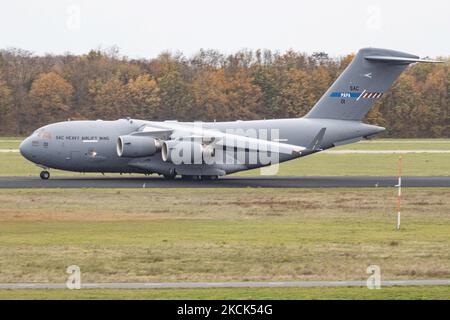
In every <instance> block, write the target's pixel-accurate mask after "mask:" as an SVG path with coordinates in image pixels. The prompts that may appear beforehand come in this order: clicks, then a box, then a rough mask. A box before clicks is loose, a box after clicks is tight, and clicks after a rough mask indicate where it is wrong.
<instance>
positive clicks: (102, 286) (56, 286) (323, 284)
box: [0, 279, 450, 289]
mask: <svg viewBox="0 0 450 320" xmlns="http://www.w3.org/2000/svg"><path fill="white" fill-rule="evenodd" d="M366 285H367V282H366V281H280V282H278V281H277V282H251V281H245V282H159V283H146V282H142V283H133V282H129V283H127V282H119V283H82V284H81V289H162V288H166V289H168V288H276V287H303V288H306V287H365V286H366ZM448 285H450V280H448V279H445V280H441V279H439V280H391V281H389V280H387V281H381V287H383V286H384V287H392V286H448ZM66 288H67V286H66V284H64V283H0V289H66Z"/></svg>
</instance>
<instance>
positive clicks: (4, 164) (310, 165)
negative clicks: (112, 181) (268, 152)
mask: <svg viewBox="0 0 450 320" xmlns="http://www.w3.org/2000/svg"><path fill="white" fill-rule="evenodd" d="M19 143H20V139H17V138H11V139H7V138H0V149H17V148H18V145H19ZM416 149H417V150H450V139H430V140H427V139H422V140H389V139H384V140H369V141H362V142H359V143H356V144H351V145H346V146H342V147H339V148H335V149H333V150H416ZM398 157H399V156H398V155H396V154H326V153H319V154H315V155H311V156H307V157H304V158H300V159H297V160H293V161H289V162H286V163H283V164H281V165H280V168H279V171H278V175H281V176H311V175H335V176H344V175H370V176H392V175H396V174H397V160H398ZM403 158H404V170H403V172H404V175H408V176H426V175H431V176H450V154H448V153H443V154H439V153H416V154H414V153H410V154H405V155H403ZM40 171H41V169H40V168H38V167H37V166H35V165H34V164H32V163H31V162H29V161H27V160H25V159H24V158H23V157H22V156H21V155H20V154H19V153H0V176H38V174H39V172H40ZM238 174H239V175H259V174H260V171H259V170H251V171H246V172H242V173H238ZM52 175H54V176H73V175H80V174H79V173H73V172H63V171H58V170H52ZM89 175H96V174H92V173H89Z"/></svg>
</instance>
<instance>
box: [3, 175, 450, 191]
mask: <svg viewBox="0 0 450 320" xmlns="http://www.w3.org/2000/svg"><path fill="white" fill-rule="evenodd" d="M397 182H398V179H397V177H376V176H373V177H372V176H347V177H334V176H328V177H327V176H320V177H319V176H309V177H275V176H270V177H269V176H251V177H236V176H227V177H222V178H219V179H218V180H212V181H201V180H182V179H175V180H165V179H164V178H160V177H157V176H155V177H146V176H143V177H82V176H79V177H52V178H50V179H49V180H41V179H40V178H39V177H0V189H6V188H12V189H27V188H28V189H32V188H62V189H72V188H247V187H250V188H376V187H394V186H395V185H396V184H397ZM402 187H407V188H408V187H431V188H434V187H450V177H403V178H402Z"/></svg>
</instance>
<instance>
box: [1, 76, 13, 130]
mask: <svg viewBox="0 0 450 320" xmlns="http://www.w3.org/2000/svg"><path fill="white" fill-rule="evenodd" d="M12 101H13V97H12V95H11V90H10V89H9V87H8V85H7V84H6V82H5V81H4V80H2V78H1V77H0V127H1V129H0V130H1V131H4V127H5V126H6V125H7V123H6V119H7V115H8V114H9V112H10V108H11V103H12ZM10 120H13V119H10Z"/></svg>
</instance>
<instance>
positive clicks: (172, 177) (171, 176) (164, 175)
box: [163, 173, 177, 180]
mask: <svg viewBox="0 0 450 320" xmlns="http://www.w3.org/2000/svg"><path fill="white" fill-rule="evenodd" d="M176 176H177V175H176V174H175V173H170V174H163V177H164V178H165V179H167V180H173V179H175V177H176Z"/></svg>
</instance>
